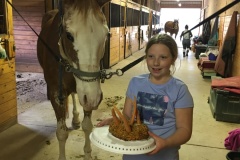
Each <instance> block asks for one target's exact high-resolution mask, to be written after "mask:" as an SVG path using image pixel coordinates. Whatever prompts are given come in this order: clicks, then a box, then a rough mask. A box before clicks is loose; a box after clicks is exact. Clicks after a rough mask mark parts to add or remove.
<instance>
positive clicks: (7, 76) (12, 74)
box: [0, 71, 16, 84]
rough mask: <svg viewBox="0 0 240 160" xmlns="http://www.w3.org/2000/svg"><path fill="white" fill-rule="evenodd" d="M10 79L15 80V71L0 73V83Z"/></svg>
mask: <svg viewBox="0 0 240 160" xmlns="http://www.w3.org/2000/svg"><path fill="white" fill-rule="evenodd" d="M10 81H16V78H15V71H14V72H10V73H6V74H2V75H0V84H5V83H8V82H10Z"/></svg>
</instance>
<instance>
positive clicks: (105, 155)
mask: <svg viewBox="0 0 240 160" xmlns="http://www.w3.org/2000/svg"><path fill="white" fill-rule="evenodd" d="M179 53H182V52H181V48H180V49H179ZM143 54H144V53H143V51H140V52H138V53H135V54H134V55H132V56H130V57H129V58H127V59H126V60H124V61H122V62H120V63H118V64H117V65H115V66H113V67H112V70H113V71H114V70H115V69H117V68H122V67H124V66H125V65H126V64H129V63H130V62H131V61H133V60H134V59H136V58H138V57H140V56H142V55H143ZM197 62H198V60H196V59H195V57H194V53H192V52H190V55H189V57H186V58H182V56H179V59H178V60H177V65H176V67H177V71H176V72H175V76H176V77H178V78H180V79H182V80H183V81H184V82H185V83H186V84H187V85H188V87H189V89H190V92H191V93H192V95H193V98H194V103H195V106H194V122H193V134H192V138H191V140H190V141H189V142H187V144H185V145H183V146H182V148H181V149H180V159H181V160H226V154H227V153H228V152H229V151H228V150H226V149H225V148H224V139H225V138H226V137H227V136H228V132H229V131H231V130H233V129H236V128H237V127H239V124H235V123H226V122H220V121H216V120H215V119H214V118H213V116H212V114H211V111H210V108H209V105H208V103H207V99H208V96H209V91H210V84H211V80H210V79H203V77H202V76H201V74H200V70H199V69H198V68H197ZM146 72H147V68H146V66H145V63H144V62H141V63H139V64H138V65H136V66H134V67H133V68H132V69H130V70H128V71H127V72H125V74H124V75H123V76H121V77H117V76H113V77H112V78H111V79H109V80H106V81H105V83H104V84H102V90H103V93H104V98H105V99H104V100H103V102H102V103H101V105H100V106H99V109H98V110H97V111H94V112H93V118H92V122H93V124H96V123H97V122H98V121H97V120H98V118H100V119H103V118H105V117H109V115H110V108H111V107H108V106H107V103H106V98H111V97H113V96H123V97H124V96H125V92H126V89H127V85H128V82H129V80H130V78H131V77H132V76H134V75H139V74H142V73H146ZM123 101H124V100H123V99H122V100H120V101H119V103H118V105H123ZM69 103H70V104H72V102H71V99H70V102H69ZM70 106H71V105H70ZM80 110H81V107H80ZM80 116H81V119H82V117H83V115H82V114H81V115H80ZM67 124H68V126H69V127H70V133H69V138H68V140H67V144H66V154H67V159H68V160H81V159H83V154H84V153H83V143H84V138H83V131H82V129H81V128H80V129H78V130H72V129H71V115H70V118H69V119H68V120H67ZM55 130H56V119H55V115H54V112H53V109H52V107H51V105H50V102H49V101H47V100H46V101H43V102H42V103H38V104H36V105H34V106H32V107H31V108H29V109H28V110H27V111H25V112H23V113H20V114H19V115H18V124H16V125H14V126H13V127H11V128H9V129H7V130H6V131H4V132H2V133H0V148H1V149H0V160H57V158H58V142H57V139H56V136H55ZM92 157H93V159H95V160H120V159H121V155H119V154H114V153H110V152H108V151H104V150H101V149H99V148H97V147H95V146H94V145H92Z"/></svg>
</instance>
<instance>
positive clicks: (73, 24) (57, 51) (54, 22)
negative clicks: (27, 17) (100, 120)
mask: <svg viewBox="0 0 240 160" xmlns="http://www.w3.org/2000/svg"><path fill="white" fill-rule="evenodd" d="M109 1H110V0H59V7H58V9H56V10H51V11H49V12H47V13H46V14H45V15H44V16H43V18H42V26H41V31H40V34H39V36H38V40H37V57H38V61H39V64H40V65H41V67H42V69H43V74H44V78H45V81H46V84H47V97H48V99H49V100H50V102H51V105H52V106H53V109H54V112H55V115H56V119H57V128H56V136H57V139H58V142H59V157H58V159H59V160H66V155H65V144H66V141H67V138H68V135H69V133H68V127H67V125H66V118H67V115H68V114H67V107H68V96H69V95H70V94H71V95H72V96H74V94H76V95H77V96H78V100H79V103H80V105H81V106H82V107H83V112H84V117H83V121H82V129H83V131H84V134H85V144H84V154H85V156H84V159H85V160H88V159H92V158H91V151H92V149H91V144H90V139H89V135H90V133H91V131H92V129H93V124H92V121H91V115H92V111H93V110H96V109H97V108H98V106H99V104H100V102H101V101H102V98H103V94H102V90H101V86H100V80H101V67H100V66H101V65H100V60H101V59H102V58H103V56H104V52H105V42H106V40H107V37H108V35H109V28H108V26H107V21H106V18H105V16H104V14H103V13H102V7H103V6H104V5H105V4H106V3H108V2H109ZM78 115H79V112H78V111H77V110H76V108H75V107H74V108H73V119H72V125H73V128H79V127H80V119H79V117H78Z"/></svg>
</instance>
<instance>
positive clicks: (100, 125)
mask: <svg viewBox="0 0 240 160" xmlns="http://www.w3.org/2000/svg"><path fill="white" fill-rule="evenodd" d="M111 121H112V118H107V119H104V120H102V121H101V122H99V123H98V124H97V127H102V126H106V125H109V124H110V123H111Z"/></svg>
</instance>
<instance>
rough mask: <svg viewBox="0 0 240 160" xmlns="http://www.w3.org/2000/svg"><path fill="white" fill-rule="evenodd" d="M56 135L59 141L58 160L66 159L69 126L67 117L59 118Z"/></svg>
mask: <svg viewBox="0 0 240 160" xmlns="http://www.w3.org/2000/svg"><path fill="white" fill-rule="evenodd" d="M56 135H57V139H58V143H59V158H58V160H66V153H65V146H66V141H67V139H68V128H67V125H66V121H65V118H64V119H60V120H58V122H57V131H56Z"/></svg>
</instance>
